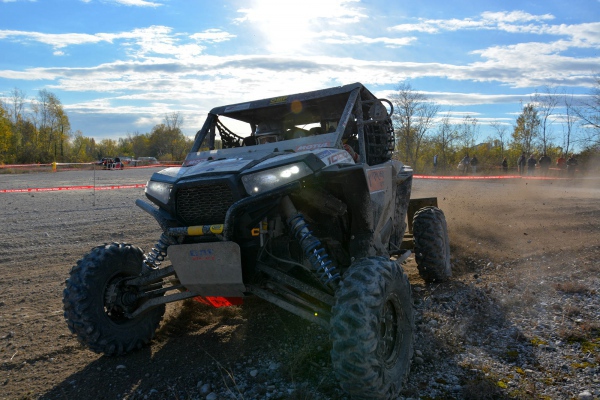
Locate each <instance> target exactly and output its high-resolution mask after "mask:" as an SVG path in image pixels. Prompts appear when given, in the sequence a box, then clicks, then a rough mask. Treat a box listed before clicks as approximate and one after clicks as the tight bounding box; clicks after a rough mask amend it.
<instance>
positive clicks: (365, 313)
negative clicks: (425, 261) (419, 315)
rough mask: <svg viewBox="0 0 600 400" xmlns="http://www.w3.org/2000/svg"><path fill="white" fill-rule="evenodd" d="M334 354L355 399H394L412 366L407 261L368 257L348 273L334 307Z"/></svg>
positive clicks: (344, 383) (341, 376) (338, 370)
mask: <svg viewBox="0 0 600 400" xmlns="http://www.w3.org/2000/svg"><path fill="white" fill-rule="evenodd" d="M330 326H331V340H332V350H331V360H332V364H333V369H334V371H335V374H336V376H337V378H338V380H339V381H340V385H341V386H342V388H343V389H344V390H345V391H346V392H347V393H348V394H350V395H351V396H352V398H353V399H393V398H396V397H397V396H398V394H399V392H400V390H401V388H402V383H403V382H404V379H405V378H406V376H407V375H408V372H409V370H410V360H411V358H412V354H413V340H414V338H413V335H414V315H413V305H412V298H411V290H410V283H409V282H408V277H407V276H406V274H404V272H403V270H402V267H400V265H398V264H396V263H395V262H393V261H390V260H388V259H386V258H383V257H369V258H364V259H362V260H360V261H358V262H356V263H355V264H353V265H352V266H351V267H350V269H349V270H348V271H347V272H346V274H345V275H344V279H343V281H342V283H341V286H340V288H339V289H338V291H337V293H336V303H335V306H334V307H333V309H332V317H331V320H330Z"/></svg>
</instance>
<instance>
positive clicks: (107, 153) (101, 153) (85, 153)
mask: <svg viewBox="0 0 600 400" xmlns="http://www.w3.org/2000/svg"><path fill="white" fill-rule="evenodd" d="M26 105H28V107H26ZM182 122H183V121H182V118H181V115H180V114H179V113H172V114H169V115H166V116H165V117H164V121H163V123H160V124H157V125H155V126H154V127H153V128H152V130H151V131H150V132H149V133H144V134H141V133H139V132H136V133H133V134H130V133H128V134H127V135H126V137H125V138H119V139H117V140H115V139H102V140H100V141H99V142H97V141H96V140H95V139H94V138H91V137H86V136H85V135H84V134H83V133H82V132H81V131H79V130H76V131H74V132H73V131H72V130H71V125H70V123H69V117H68V115H67V114H66V112H65V110H64V107H63V105H62V103H61V102H60V100H59V99H58V97H57V96H56V95H55V94H54V93H51V92H49V91H47V90H45V89H43V90H40V91H39V93H38V95H37V96H36V97H34V98H33V99H31V100H30V101H28V99H27V97H26V95H25V93H24V92H23V91H22V90H20V89H17V88H15V89H13V90H12V91H11V92H10V94H9V96H8V97H5V98H4V100H3V101H1V102H0V164H31V163H42V164H46V163H51V162H64V163H69V162H72V163H82V162H92V161H96V160H100V159H102V157H117V156H128V157H133V158H138V157H144V156H146V157H156V158H157V159H159V160H177V161H179V160H183V159H184V158H185V155H186V154H187V151H188V150H189V149H190V148H191V147H192V144H193V140H191V139H188V138H187V137H186V136H185V135H183V133H182V132H181V124H182Z"/></svg>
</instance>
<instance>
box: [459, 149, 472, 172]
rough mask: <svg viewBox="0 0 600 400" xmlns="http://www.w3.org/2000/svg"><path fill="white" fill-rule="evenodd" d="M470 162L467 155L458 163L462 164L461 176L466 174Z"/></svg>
mask: <svg viewBox="0 0 600 400" xmlns="http://www.w3.org/2000/svg"><path fill="white" fill-rule="evenodd" d="M470 162H471V158H469V154H467V155H466V156H464V158H463V159H462V160H461V161H460V163H461V164H462V168H463V170H462V173H463V175H465V174H466V173H467V171H469V163H470Z"/></svg>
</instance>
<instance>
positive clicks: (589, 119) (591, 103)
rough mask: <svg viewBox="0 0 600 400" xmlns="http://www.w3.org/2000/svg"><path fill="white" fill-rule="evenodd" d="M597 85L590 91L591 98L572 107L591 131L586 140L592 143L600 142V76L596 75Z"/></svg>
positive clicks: (584, 125) (588, 130)
mask: <svg viewBox="0 0 600 400" xmlns="http://www.w3.org/2000/svg"><path fill="white" fill-rule="evenodd" d="M595 85H596V86H594V88H592V90H591V92H590V96H589V100H586V101H583V102H582V105H580V106H577V107H573V108H572V111H573V113H574V114H575V115H576V116H577V117H578V118H579V119H580V122H581V125H582V126H583V127H584V128H585V130H586V131H587V132H591V133H590V134H588V135H587V136H588V137H587V140H586V141H587V142H588V143H589V144H590V145H598V144H600V76H596V80H595Z"/></svg>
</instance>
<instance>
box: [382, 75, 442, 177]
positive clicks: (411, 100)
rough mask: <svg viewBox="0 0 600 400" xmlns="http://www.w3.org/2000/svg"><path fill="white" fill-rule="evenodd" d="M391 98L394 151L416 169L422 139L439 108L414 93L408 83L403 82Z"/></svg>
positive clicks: (422, 95) (422, 96) (425, 97)
mask: <svg viewBox="0 0 600 400" xmlns="http://www.w3.org/2000/svg"><path fill="white" fill-rule="evenodd" d="M396 90H397V92H396V93H395V94H394V95H393V96H391V97H392V101H393V103H394V115H393V120H394V128H395V131H396V138H397V143H396V149H397V150H398V152H399V153H400V154H401V155H402V157H403V158H404V159H406V160H408V161H409V162H410V163H411V165H413V166H414V167H415V168H418V167H417V160H418V158H419V151H420V147H421V144H422V143H423V139H424V137H425V135H426V134H427V132H428V130H429V129H430V128H431V126H432V125H433V122H434V117H435V116H436V115H437V113H438V110H439V106H438V105H436V104H434V103H432V102H430V101H428V100H427V96H425V95H424V94H423V93H419V92H417V91H415V90H414V89H413V88H412V87H411V85H410V83H407V82H403V83H401V84H400V85H398V87H397V89H396Z"/></svg>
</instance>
